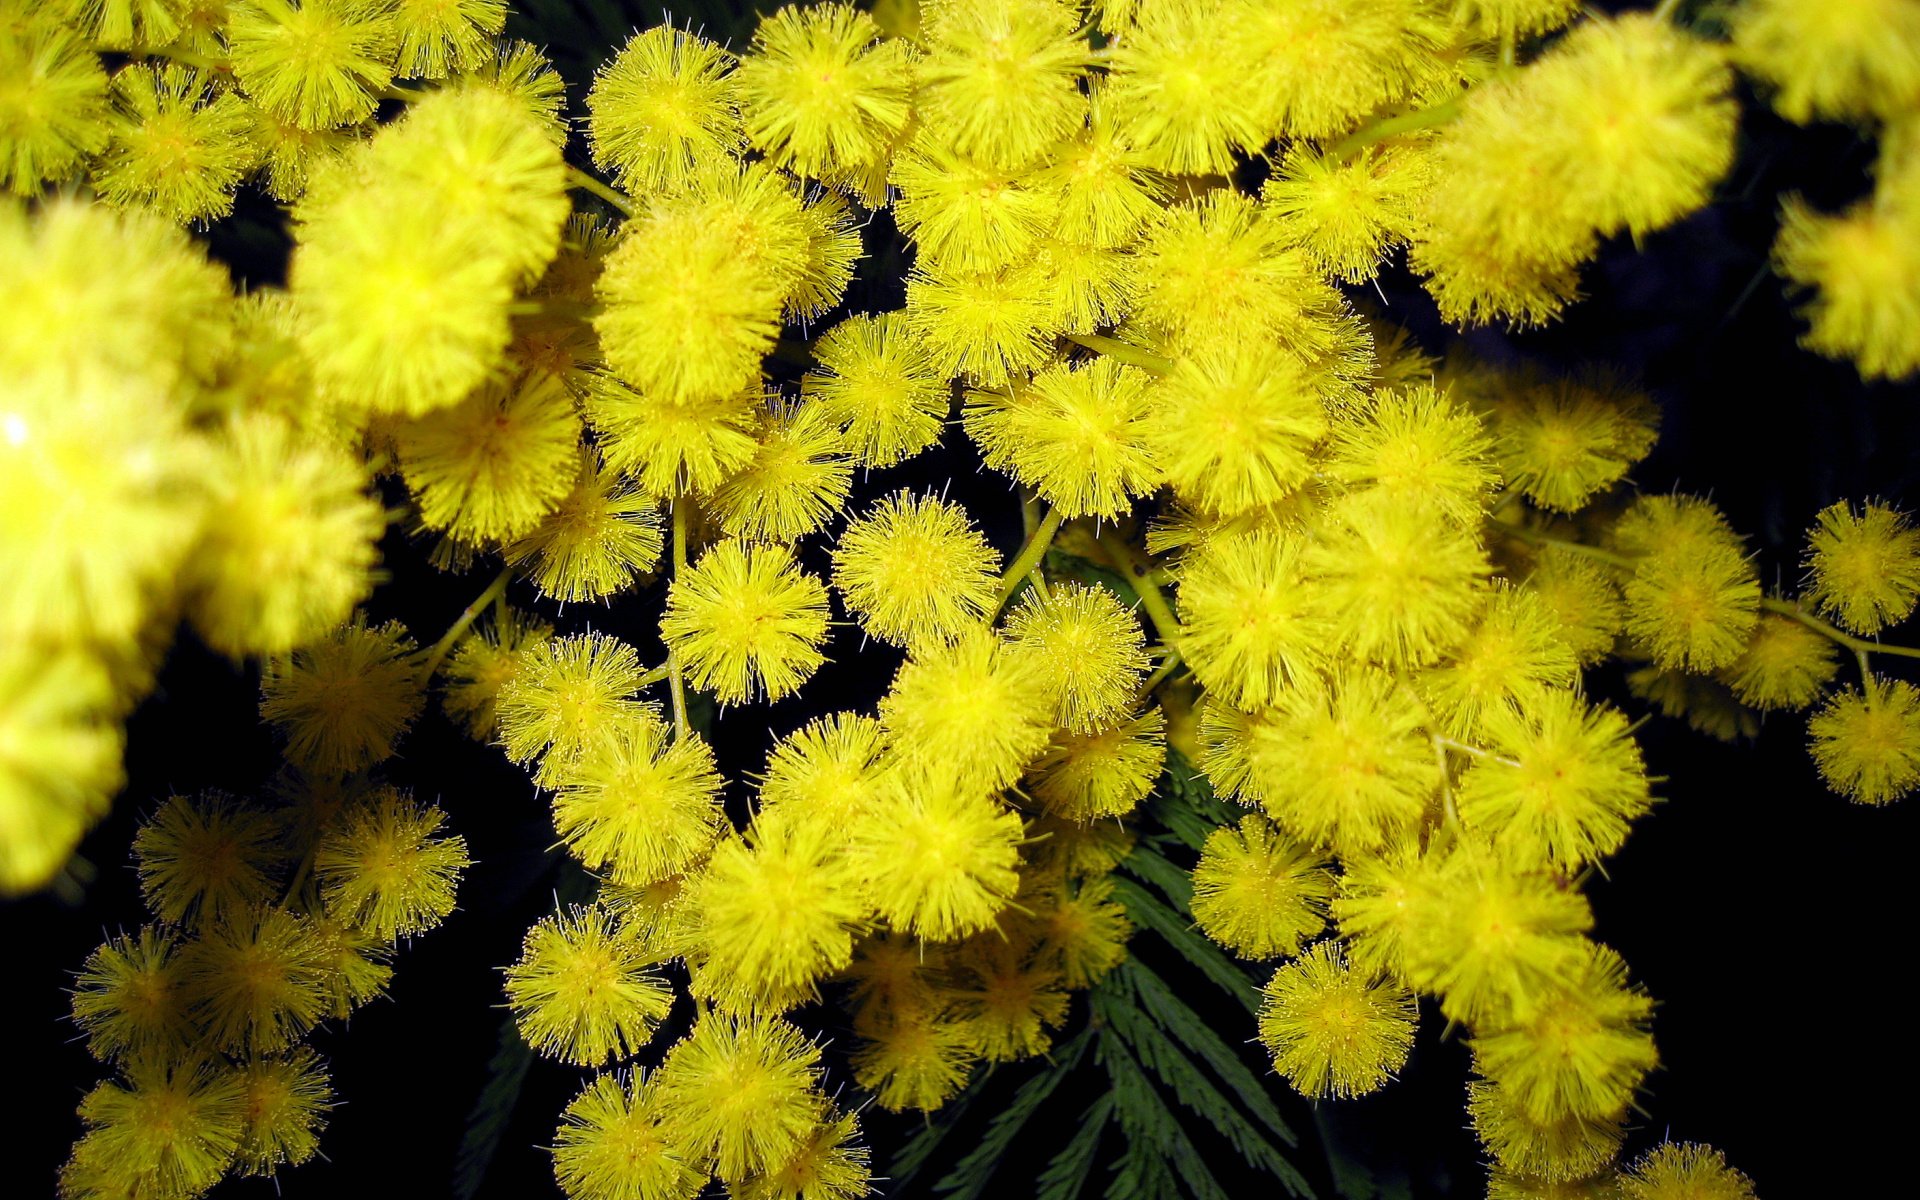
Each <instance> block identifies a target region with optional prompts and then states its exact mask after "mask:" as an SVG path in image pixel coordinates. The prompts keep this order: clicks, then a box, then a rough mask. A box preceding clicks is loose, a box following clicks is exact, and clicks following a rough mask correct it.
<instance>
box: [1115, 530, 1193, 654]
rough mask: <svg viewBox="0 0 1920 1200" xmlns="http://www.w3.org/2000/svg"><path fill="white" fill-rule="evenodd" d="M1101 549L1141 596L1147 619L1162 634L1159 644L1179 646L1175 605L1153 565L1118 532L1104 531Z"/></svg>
mask: <svg viewBox="0 0 1920 1200" xmlns="http://www.w3.org/2000/svg"><path fill="white" fill-rule="evenodd" d="M1100 548H1101V549H1102V550H1105V551H1106V552H1107V559H1108V561H1110V562H1112V563H1113V566H1114V569H1115V570H1117V571H1119V572H1120V574H1121V575H1123V576H1125V577H1126V580H1127V582H1128V583H1130V584H1132V585H1133V590H1134V593H1135V594H1136V595H1138V596H1139V597H1140V605H1141V607H1143V608H1145V609H1146V610H1147V618H1148V619H1149V620H1151V621H1152V622H1153V628H1154V631H1155V632H1156V633H1158V634H1159V635H1160V644H1161V645H1163V646H1168V647H1172V646H1177V645H1179V635H1180V619H1179V618H1178V617H1175V616H1174V615H1173V606H1172V605H1170V604H1168V603H1167V598H1166V597H1165V596H1164V595H1162V594H1161V593H1160V585H1159V584H1156V583H1155V582H1154V581H1153V568H1152V567H1151V566H1149V565H1148V564H1147V563H1146V562H1144V561H1142V560H1141V558H1140V556H1139V555H1137V554H1135V553H1134V551H1133V547H1132V546H1129V545H1128V544H1127V541H1126V539H1125V538H1123V537H1121V536H1120V535H1119V534H1116V533H1111V532H1109V533H1103V534H1101V535H1100Z"/></svg>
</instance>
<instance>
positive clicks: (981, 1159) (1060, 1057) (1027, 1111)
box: [933, 1027, 1093, 1200]
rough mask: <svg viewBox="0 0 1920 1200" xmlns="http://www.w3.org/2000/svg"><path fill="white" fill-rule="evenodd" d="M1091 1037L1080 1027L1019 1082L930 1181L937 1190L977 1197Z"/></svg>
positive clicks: (959, 1198)
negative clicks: (962, 1151)
mask: <svg viewBox="0 0 1920 1200" xmlns="http://www.w3.org/2000/svg"><path fill="white" fill-rule="evenodd" d="M1092 1040H1093V1029H1092V1028H1091V1027H1089V1028H1087V1029H1083V1030H1081V1031H1080V1033H1079V1035H1078V1036H1076V1037H1075V1038H1074V1039H1073V1040H1072V1041H1070V1042H1068V1043H1067V1044H1066V1045H1065V1046H1062V1047H1061V1048H1060V1051H1059V1053H1058V1054H1057V1056H1056V1057H1055V1059H1054V1061H1053V1062H1052V1063H1050V1064H1048V1066H1047V1067H1046V1069H1045V1070H1043V1071H1041V1072H1040V1073H1039V1074H1038V1075H1035V1076H1033V1077H1032V1078H1031V1079H1029V1080H1027V1081H1026V1082H1025V1083H1023V1084H1021V1085H1020V1089H1019V1090H1018V1091H1016V1092H1014V1094H1013V1100H1012V1102H1011V1103H1009V1104H1008V1105H1007V1106H1006V1107H1005V1108H1003V1109H1001V1110H1000V1111H999V1112H997V1113H995V1114H994V1116H993V1120H992V1121H990V1122H989V1123H988V1124H987V1129H986V1132H985V1133H983V1134H981V1135H980V1140H979V1142H978V1143H976V1144H975V1145H974V1147H973V1149H972V1150H970V1151H968V1152H967V1154H966V1156H965V1157H964V1158H962V1159H961V1160H960V1161H959V1162H957V1163H955V1164H954V1167H953V1170H951V1171H949V1172H948V1173H947V1174H946V1176H945V1177H944V1178H942V1179H941V1180H940V1182H938V1183H936V1184H934V1185H933V1189H934V1190H935V1191H937V1192H941V1193H944V1194H949V1195H951V1196H952V1197H953V1198H954V1200H978V1198H979V1197H980V1196H981V1195H982V1194H983V1193H984V1192H985V1191H986V1187H987V1182H988V1181H989V1180H990V1179H992V1178H993V1170H994V1168H995V1167H997V1166H999V1165H1000V1164H1001V1163H1002V1162H1003V1161H1005V1159H1006V1157H1007V1152H1008V1151H1009V1150H1010V1149H1011V1148H1012V1146H1013V1142H1014V1139H1015V1138H1017V1137H1019V1135H1020V1131H1021V1130H1022V1129H1024V1128H1025V1127H1026V1124H1027V1122H1028V1121H1029V1120H1031V1119H1032V1118H1033V1117H1034V1116H1035V1115H1036V1114H1038V1113H1039V1111H1040V1106H1041V1105H1042V1104H1045V1103H1046V1102H1047V1097H1049V1096H1051V1095H1053V1092H1054V1089H1055V1088H1057V1087H1059V1086H1060V1081H1061V1080H1062V1079H1065V1078H1066V1077H1067V1073H1068V1072H1070V1071H1072V1070H1073V1069H1074V1068H1075V1067H1077V1066H1079V1065H1080V1060H1081V1059H1082V1058H1083V1057H1085V1055H1086V1051H1087V1045H1088V1044H1089V1043H1090V1042H1092Z"/></svg>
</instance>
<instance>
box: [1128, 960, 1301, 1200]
mask: <svg viewBox="0 0 1920 1200" xmlns="http://www.w3.org/2000/svg"><path fill="white" fill-rule="evenodd" d="M1108 978H1112V976H1109V977H1108ZM1123 986H1124V985H1123ZM1131 999H1132V997H1129V996H1127V995H1126V994H1125V993H1124V991H1123V990H1122V988H1115V989H1114V990H1113V991H1111V992H1108V993H1106V994H1105V995H1104V996H1096V998H1095V1006H1096V1011H1098V1012H1099V1013H1100V1014H1101V1016H1102V1017H1103V1018H1104V1019H1105V1020H1106V1022H1107V1026H1108V1028H1109V1029H1110V1030H1111V1031H1112V1032H1113V1033H1114V1034H1115V1035H1116V1036H1118V1037H1119V1038H1120V1039H1121V1040H1123V1041H1125V1042H1126V1043H1127V1046H1128V1048H1129V1049H1130V1050H1131V1051H1132V1052H1133V1054H1134V1055H1135V1056H1136V1058H1137V1060H1138V1061H1139V1062H1140V1063H1142V1064H1144V1065H1145V1067H1146V1068H1147V1069H1148V1070H1149V1071H1151V1072H1153V1074H1154V1075H1156V1076H1158V1077H1159V1078H1160V1080H1161V1082H1163V1083H1164V1084H1166V1086H1167V1087H1168V1088H1169V1089H1170V1090H1171V1091H1172V1092H1173V1096H1174V1099H1176V1100H1178V1101H1179V1102H1180V1103H1181V1105H1182V1106H1184V1107H1185V1108H1186V1109H1187V1110H1188V1111H1190V1112H1192V1113H1193V1114H1194V1115H1195V1116H1198V1117H1200V1118H1201V1119H1203V1120H1205V1121H1206V1122H1207V1123H1208V1124H1209V1125H1212V1126H1213V1127H1214V1128H1215V1129H1216V1130H1218V1131H1219V1132H1220V1135H1221V1136H1222V1137H1224V1138H1226V1139H1227V1142H1228V1144H1230V1145H1231V1146H1232V1147H1233V1148H1234V1149H1235V1150H1236V1151H1238V1152H1239V1154H1240V1157H1242V1158H1244V1159H1246V1160H1247V1163H1248V1164H1249V1165H1250V1166H1252V1167H1254V1168H1255V1169H1256V1170H1259V1171H1264V1172H1266V1173H1267V1174H1269V1175H1272V1176H1273V1177H1274V1178H1276V1179H1278V1180H1279V1181H1280V1183H1281V1185H1282V1186H1283V1187H1285V1188H1286V1189H1287V1191H1288V1192H1290V1193H1292V1194H1293V1195H1296V1196H1299V1195H1306V1194H1309V1192H1310V1191H1311V1189H1310V1188H1308V1186H1307V1181H1306V1180H1305V1179H1304V1178H1303V1177H1302V1176H1301V1175H1300V1173H1299V1172H1298V1171H1296V1170H1295V1169H1294V1168H1293V1165H1292V1164H1291V1163H1289V1162H1288V1161H1287V1160H1286V1157H1285V1156H1284V1154H1282V1152H1281V1151H1280V1149H1279V1148H1278V1147H1276V1146H1275V1145H1274V1144H1273V1143H1272V1142H1270V1141H1268V1140H1267V1137H1266V1135H1265V1134H1263V1133H1262V1132H1261V1131H1260V1130H1259V1129H1257V1128H1256V1127H1255V1126H1254V1125H1253V1123H1252V1122H1250V1121H1248V1120H1247V1118H1246V1117H1245V1116H1244V1115H1242V1114H1241V1112H1240V1110H1239V1109H1238V1108H1236V1107H1235V1106H1234V1103H1233V1101H1232V1100H1229V1099H1228V1098H1227V1096H1226V1095H1225V1094H1224V1093H1223V1092H1221V1090H1220V1089H1219V1088H1218V1087H1217V1086H1215V1084H1214V1082H1213V1081H1212V1080H1211V1079H1208V1078H1207V1076H1206V1074H1205V1073H1204V1072H1202V1071H1201V1070H1200V1068H1199V1067H1197V1066H1195V1065H1194V1063H1193V1060H1192V1059H1190V1058H1188V1057H1187V1056H1186V1055H1185V1054H1184V1053H1182V1052H1181V1049H1180V1047H1179V1046H1177V1045H1175V1044H1174V1043H1173V1042H1172V1041H1171V1040H1169V1039H1168V1038H1167V1036H1166V1035H1165V1034H1164V1033H1162V1032H1161V1030H1160V1028H1159V1027H1158V1026H1157V1025H1155V1024H1154V1022H1153V1021H1152V1020H1151V1019H1150V1018H1149V1017H1148V1016H1147V1015H1146V1013H1145V1012H1143V1011H1142V1010H1141V1009H1139V1008H1138V1007H1136V1006H1135V1005H1134V1004H1132V1003H1129V1001H1130V1000H1131ZM1275 1115H1276V1117H1277V1116H1278V1114H1275ZM1283 1127H1284V1126H1283Z"/></svg>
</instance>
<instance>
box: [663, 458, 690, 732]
mask: <svg viewBox="0 0 1920 1200" xmlns="http://www.w3.org/2000/svg"><path fill="white" fill-rule="evenodd" d="M686 573H687V498H686V497H685V496H681V497H680V498H679V499H677V500H675V501H674V502H673V578H674V579H675V581H678V580H680V579H681V578H682V577H684V576H685V575H686ZM667 683H668V686H669V687H670V688H671V690H672V692H673V740H674V741H676V742H680V741H685V740H686V737H687V682H686V680H685V679H684V678H683V677H682V672H681V670H680V652H679V651H677V650H671V649H670V650H669V651H668V652H667Z"/></svg>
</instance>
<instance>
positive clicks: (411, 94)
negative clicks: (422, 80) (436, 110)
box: [374, 83, 427, 104]
mask: <svg viewBox="0 0 1920 1200" xmlns="http://www.w3.org/2000/svg"><path fill="white" fill-rule="evenodd" d="M426 94H427V92H426V89H425V88H410V87H402V86H401V85H400V84H397V83H390V84H388V85H387V86H386V87H383V88H381V89H380V90H379V91H377V92H375V93H374V95H376V96H378V97H380V98H381V99H382V100H398V101H400V103H402V104H412V103H414V102H415V101H416V100H420V99H422V98H424V97H425V96H426Z"/></svg>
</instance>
